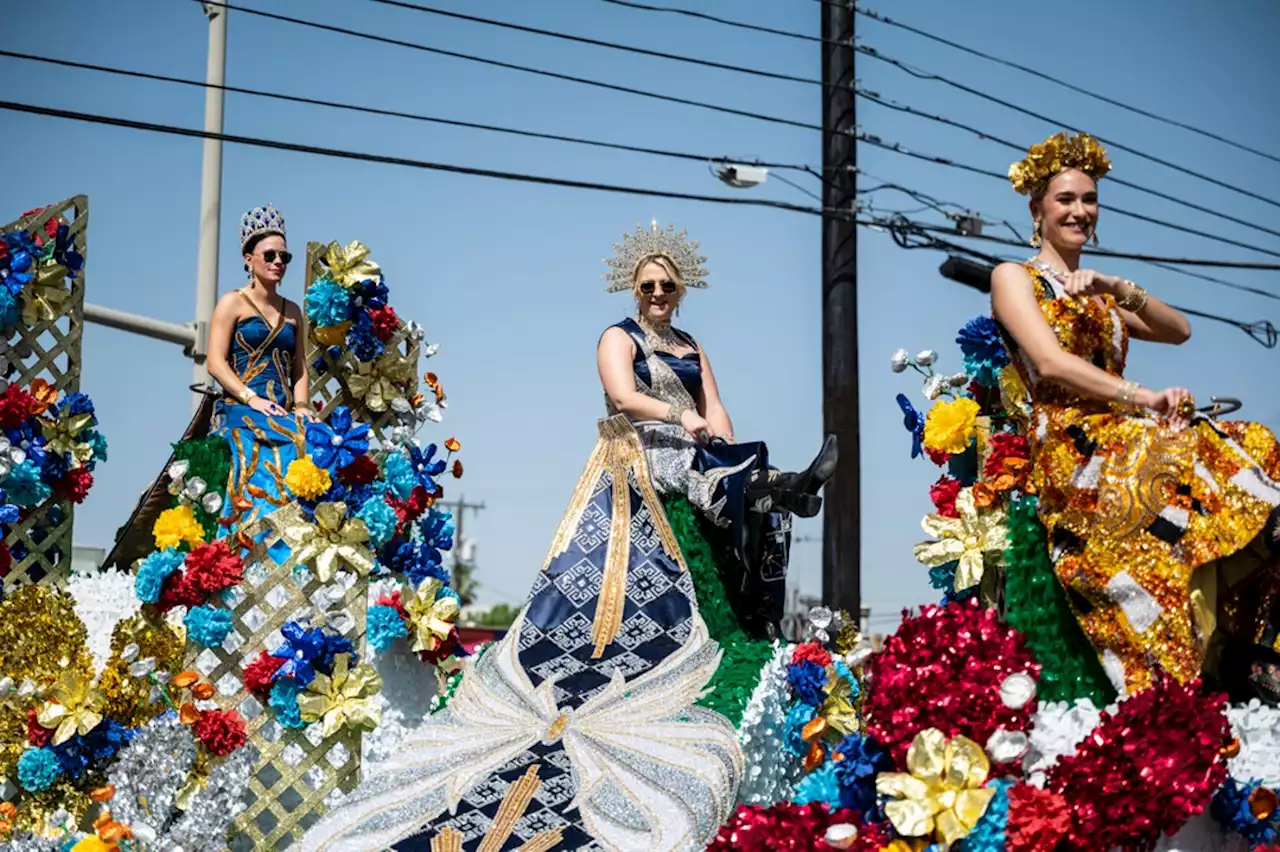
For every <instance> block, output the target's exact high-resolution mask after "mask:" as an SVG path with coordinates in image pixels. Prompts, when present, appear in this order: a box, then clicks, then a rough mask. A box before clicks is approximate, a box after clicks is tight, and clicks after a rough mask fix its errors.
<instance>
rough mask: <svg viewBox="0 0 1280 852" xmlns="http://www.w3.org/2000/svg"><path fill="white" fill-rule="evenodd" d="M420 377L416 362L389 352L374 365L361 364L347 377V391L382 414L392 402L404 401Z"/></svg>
mask: <svg viewBox="0 0 1280 852" xmlns="http://www.w3.org/2000/svg"><path fill="white" fill-rule="evenodd" d="M415 378H416V374H415V372H414V365H413V363H412V362H411V361H410V360H409V359H408V358H406V357H405V356H404V355H403V354H401V353H400V352H398V351H395V350H389V351H387V352H386V353H384V354H383V355H382V356H381V357H380V358H378V360H376V361H374V362H373V363H372V364H361V365H360V368H359V371H358V372H356V373H354V374H352V375H350V376H348V377H347V390H349V391H350V392H351V396H352V397H353V398H354V399H358V400H360V401H361V402H362V403H364V406H365V408H367V409H369V410H370V411H373V412H377V413H379V414H381V413H382V412H384V411H386V410H387V407H388V406H389V405H390V404H391V401H392V400H395V399H401V398H403V397H404V396H406V394H407V388H408V387H410V386H411V385H412V383H413V382H414V380H415Z"/></svg>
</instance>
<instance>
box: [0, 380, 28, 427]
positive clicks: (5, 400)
mask: <svg viewBox="0 0 1280 852" xmlns="http://www.w3.org/2000/svg"><path fill="white" fill-rule="evenodd" d="M30 415H31V394H29V393H27V390H26V388H21V387H18V386H17V385H9V387H7V388H5V391H4V393H0V428H4V429H17V428H18V427H19V426H21V425H22V424H23V421H25V420H26V419H27V417H29V416H30Z"/></svg>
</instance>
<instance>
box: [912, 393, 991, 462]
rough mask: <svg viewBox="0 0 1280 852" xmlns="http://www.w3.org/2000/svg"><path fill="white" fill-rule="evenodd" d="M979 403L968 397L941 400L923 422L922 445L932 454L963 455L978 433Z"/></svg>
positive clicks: (930, 410)
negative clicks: (933, 452) (931, 451)
mask: <svg viewBox="0 0 1280 852" xmlns="http://www.w3.org/2000/svg"><path fill="white" fill-rule="evenodd" d="M978 411H979V408H978V403H976V402H974V401H973V400H971V399H969V398H968V397H967V396H965V397H960V398H959V399H955V400H944V401H942V402H939V403H937V404H935V405H934V406H933V408H930V409H929V413H928V414H927V415H925V419H924V445H925V447H926V448H928V449H930V450H933V451H935V452H948V453H951V454H952V455H954V454H956V453H963V452H964V451H965V450H966V449H968V447H969V442H970V441H972V440H973V438H974V436H975V435H976V434H977V431H978Z"/></svg>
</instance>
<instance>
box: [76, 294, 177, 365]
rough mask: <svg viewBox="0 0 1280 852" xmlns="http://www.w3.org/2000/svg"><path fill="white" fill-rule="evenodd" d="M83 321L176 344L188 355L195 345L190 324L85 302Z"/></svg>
mask: <svg viewBox="0 0 1280 852" xmlns="http://www.w3.org/2000/svg"><path fill="white" fill-rule="evenodd" d="M84 319H85V322H92V323H96V324H98V325H105V326H106V327H107V328H115V329H119V330H120V331H130V332H133V333H134V334H141V335H142V336H144V337H150V338H153V339H155V340H163V341H165V342H166V343H176V344H178V345H179V346H181V347H182V348H183V350H184V352H185V353H186V354H188V355H190V354H191V350H192V349H193V348H195V345H196V331H195V328H194V327H193V326H192V325H191V323H187V324H186V325H179V324H177V323H173V322H165V321H164V320H158V319H152V318H151V317H144V316H139V315H138V314H131V313H128V312H127V311H117V310H116V309H115V308H104V307H102V306H101V305H91V304H89V303H87V302H86V303H85V306H84Z"/></svg>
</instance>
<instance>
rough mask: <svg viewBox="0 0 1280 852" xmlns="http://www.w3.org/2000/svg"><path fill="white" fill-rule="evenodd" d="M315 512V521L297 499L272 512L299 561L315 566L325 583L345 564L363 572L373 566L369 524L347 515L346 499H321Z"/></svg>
mask: <svg viewBox="0 0 1280 852" xmlns="http://www.w3.org/2000/svg"><path fill="white" fill-rule="evenodd" d="M315 514H316V522H315V523H314V524H313V523H311V522H310V521H308V520H307V518H306V516H305V515H303V514H302V510H301V508H299V506H298V504H297V503H290V504H289V505H288V506H286V507H285V508H284V509H281V510H280V511H279V512H276V513H275V514H273V515H271V516H269V517H270V523H271V524H272V526H274V527H276V529H278V530H279V531H280V535H281V537H282V538H284V540H285V542H286V543H287V544H288V545H289V548H290V550H292V551H293V553H294V555H295V557H296V559H297V563H298V564H299V565H310V566H312V567H314V568H315V570H316V576H318V577H319V578H320V581H321V582H323V583H327V582H329V581H330V580H332V579H333V574H334V572H335V571H337V569H338V568H339V567H341V566H342V565H344V564H345V565H349V566H351V568H353V569H355V571H356V572H357V573H359V574H361V575H364V574H368V573H369V572H370V571H372V570H373V553H372V552H371V551H370V550H369V546H368V542H369V528H368V527H366V526H365V525H364V521H362V520H360V519H359V518H350V517H347V504H346V503H321V504H320V505H319V506H316V512H315Z"/></svg>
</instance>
